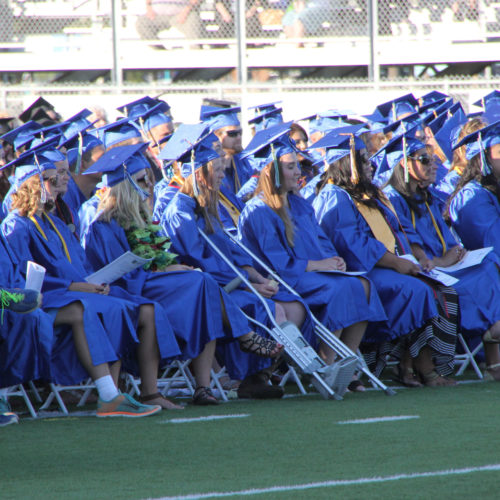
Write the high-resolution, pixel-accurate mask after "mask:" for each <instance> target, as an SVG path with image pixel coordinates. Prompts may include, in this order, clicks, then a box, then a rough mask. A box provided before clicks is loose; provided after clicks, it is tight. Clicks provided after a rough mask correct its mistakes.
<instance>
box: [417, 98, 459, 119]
mask: <svg viewBox="0 0 500 500" xmlns="http://www.w3.org/2000/svg"><path fill="white" fill-rule="evenodd" d="M447 101H451V102H452V103H453V99H439V100H437V101H432V102H428V103H427V104H423V105H422V106H419V107H418V114H419V115H420V116H422V117H424V116H427V113H430V112H432V111H434V110H435V109H437V108H439V106H441V105H442V104H444V103H445V102H447Z"/></svg>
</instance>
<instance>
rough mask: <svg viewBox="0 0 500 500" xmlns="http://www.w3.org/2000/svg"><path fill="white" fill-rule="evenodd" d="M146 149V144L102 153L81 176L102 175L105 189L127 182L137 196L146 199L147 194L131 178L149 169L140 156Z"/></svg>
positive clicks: (145, 160)
mask: <svg viewBox="0 0 500 500" xmlns="http://www.w3.org/2000/svg"><path fill="white" fill-rule="evenodd" d="M147 147H148V143H147V142H143V143H140V144H131V145H127V146H117V147H116V148H113V149H111V150H109V151H107V152H106V153H104V154H103V155H102V156H101V157H100V158H99V159H98V160H97V161H96V162H95V163H94V164H93V165H91V166H90V167H89V168H88V169H87V170H86V171H85V172H84V173H83V175H88V174H96V173H102V174H103V175H102V184H103V185H104V186H107V187H113V186H116V185H117V184H119V183H120V182H123V181H125V180H127V181H129V182H130V184H131V185H132V187H133V188H134V189H135V191H137V193H138V194H139V196H141V198H142V199H146V198H147V197H148V196H149V193H148V192H147V191H145V190H143V189H142V188H141V187H140V186H139V185H138V184H137V183H136V182H135V180H134V179H133V177H132V176H133V175H134V174H136V173H137V172H140V171H141V170H143V169H147V168H150V167H149V162H148V160H147V159H146V158H145V156H144V155H143V154H142V153H143V152H144V151H145V150H146V149H147Z"/></svg>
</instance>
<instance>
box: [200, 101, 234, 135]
mask: <svg viewBox="0 0 500 500" xmlns="http://www.w3.org/2000/svg"><path fill="white" fill-rule="evenodd" d="M240 111H241V107H240V106H234V107H232V108H217V107H214V106H206V105H203V106H202V107H201V112H200V120H201V121H203V122H209V124H210V128H211V130H219V129H220V128H222V127H229V126H239V125H240V120H239V118H238V113H239V112H240Z"/></svg>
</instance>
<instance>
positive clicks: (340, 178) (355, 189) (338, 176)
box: [316, 151, 385, 208]
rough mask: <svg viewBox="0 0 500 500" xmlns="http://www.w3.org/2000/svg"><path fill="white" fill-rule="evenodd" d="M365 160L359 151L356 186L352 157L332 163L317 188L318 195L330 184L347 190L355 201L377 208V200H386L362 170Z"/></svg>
mask: <svg viewBox="0 0 500 500" xmlns="http://www.w3.org/2000/svg"><path fill="white" fill-rule="evenodd" d="M363 161H364V160H363V158H362V156H361V154H360V152H359V151H356V166H355V168H356V169H357V173H358V179H359V180H358V182H357V183H356V184H355V183H354V182H353V181H352V179H351V157H350V155H347V156H344V157H343V158H341V159H340V160H337V161H335V162H333V163H331V164H330V165H329V166H328V168H327V169H326V170H325V172H324V173H323V174H322V176H321V179H320V181H319V183H318V185H317V186H316V194H318V193H319V192H320V191H321V190H322V189H323V188H324V187H325V186H326V184H328V183H329V182H332V183H333V184H335V185H336V186H338V187H340V188H342V189H345V190H346V191H347V192H348V193H349V194H350V196H351V198H352V199H353V200H354V201H358V202H360V203H362V204H363V205H366V206H368V207H371V208H377V207H378V204H377V201H376V200H382V199H384V198H385V196H384V194H383V193H382V191H381V190H380V189H379V188H378V187H377V186H375V184H373V183H372V182H371V179H369V178H368V176H367V174H366V173H365V171H364V169H363V168H361V165H362V164H363Z"/></svg>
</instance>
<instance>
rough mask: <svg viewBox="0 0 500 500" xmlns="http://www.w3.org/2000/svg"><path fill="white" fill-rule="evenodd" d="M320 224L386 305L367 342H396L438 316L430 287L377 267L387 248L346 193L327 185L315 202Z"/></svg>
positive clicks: (351, 267) (349, 262)
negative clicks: (376, 236)
mask: <svg viewBox="0 0 500 500" xmlns="http://www.w3.org/2000/svg"><path fill="white" fill-rule="evenodd" d="M313 207H314V210H315V212H316V217H317V220H318V222H319V224H320V226H321V228H322V229H323V231H324V232H325V234H326V235H327V236H328V237H329V238H330V240H331V241H332V243H333V244H334V245H335V248H336V249H337V250H338V252H339V253H340V255H341V256H342V257H343V258H344V260H345V261H346V264H347V268H348V269H349V270H352V271H366V272H367V273H368V274H367V276H368V277H369V278H370V280H371V281H372V282H373V284H374V285H375V288H376V289H377V292H378V294H379V296H380V299H381V300H382V304H383V305H384V309H385V312H386V314H387V321H386V322H384V323H381V324H380V325H377V328H372V329H371V331H367V334H366V335H365V338H364V339H363V340H364V341H365V342H366V341H370V340H372V341H374V342H380V341H381V340H394V339H396V338H398V337H400V336H402V335H406V334H408V333H410V332H412V331H414V330H417V329H418V328H420V327H422V326H423V325H424V324H425V323H427V322H428V321H429V320H430V319H431V318H433V317H435V316H437V314H438V312H437V309H436V304H435V302H434V295H433V292H432V290H431V288H430V287H428V286H427V285H426V284H425V283H423V282H422V281H420V280H419V279H417V278H415V277H413V276H408V275H405V274H400V273H398V272H397V271H394V270H393V269H387V268H383V267H378V266H377V262H378V261H379V260H380V259H381V258H382V257H383V256H384V255H385V253H386V251H387V250H386V248H385V246H384V245H383V244H382V243H381V242H380V241H378V240H377V239H376V238H375V237H374V236H373V233H372V231H371V229H370V226H369V225H368V224H367V222H366V220H365V219H364V218H363V216H362V215H361V214H360V212H359V210H358V209H357V207H356V205H355V204H354V202H353V200H352V198H351V196H350V195H349V193H348V192H347V191H345V190H344V189H342V188H340V187H338V186H335V185H333V184H327V185H326V186H325V187H324V188H323V189H322V190H321V191H320V193H319V194H318V196H317V197H316V198H315V200H314V202H313Z"/></svg>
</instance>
